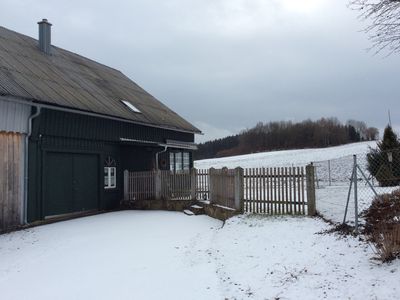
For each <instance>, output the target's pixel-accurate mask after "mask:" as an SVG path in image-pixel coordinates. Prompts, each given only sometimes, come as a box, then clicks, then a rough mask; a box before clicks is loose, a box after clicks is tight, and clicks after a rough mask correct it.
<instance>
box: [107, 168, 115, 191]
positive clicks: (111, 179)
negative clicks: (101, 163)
mask: <svg viewBox="0 0 400 300" xmlns="http://www.w3.org/2000/svg"><path fill="white" fill-rule="evenodd" d="M116 173H117V172H116V168H115V167H104V188H105V189H115V188H116V187H117V174H116Z"/></svg>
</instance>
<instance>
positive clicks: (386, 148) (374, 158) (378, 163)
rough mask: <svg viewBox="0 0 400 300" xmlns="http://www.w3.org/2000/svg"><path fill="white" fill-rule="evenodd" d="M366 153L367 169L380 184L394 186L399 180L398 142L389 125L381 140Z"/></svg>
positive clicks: (399, 156) (399, 155)
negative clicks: (374, 147)
mask: <svg viewBox="0 0 400 300" xmlns="http://www.w3.org/2000/svg"><path fill="white" fill-rule="evenodd" d="M377 146H378V147H377V148H376V149H371V151H370V153H368V154H367V162H368V171H369V172H370V173H371V175H372V176H374V177H375V178H376V179H377V180H378V182H379V184H380V185H381V186H396V185H398V184H399V182H400V142H399V140H398V138H397V135H396V133H394V131H393V130H392V127H390V126H389V125H388V126H387V127H386V128H385V132H384V134H383V140H382V141H381V142H378V143H377Z"/></svg>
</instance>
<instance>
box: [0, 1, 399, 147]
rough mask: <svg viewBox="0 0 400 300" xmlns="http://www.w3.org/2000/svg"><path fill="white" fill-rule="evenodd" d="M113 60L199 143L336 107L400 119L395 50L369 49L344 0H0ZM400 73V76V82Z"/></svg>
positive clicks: (17, 21)
mask: <svg viewBox="0 0 400 300" xmlns="http://www.w3.org/2000/svg"><path fill="white" fill-rule="evenodd" d="M42 18H47V19H49V21H50V22H51V23H53V28H52V30H53V31H52V42H53V44H54V45H57V46H59V47H62V48H65V49H67V50H70V51H73V52H76V53H79V54H81V55H84V56H87V57H89V58H91V59H94V60H97V61H99V62H101V63H104V64H106V65H109V66H111V67H114V68H117V69H119V70H121V71H122V72H124V73H125V74H126V75H127V76H128V77H130V78H131V79H132V80H133V81H135V82H136V83H138V84H139V85H141V86H142V87H143V88H144V89H146V90H147V91H148V92H150V93H151V94H152V95H154V96H155V97H157V98H158V99H159V100H161V101H162V102H164V103H165V104H166V105H168V106H169V107H170V108H172V109H173V110H175V111H176V112H177V113H179V114H180V115H182V116H183V117H185V118H186V119H187V120H189V121H191V122H192V123H194V124H195V125H197V126H198V127H199V128H200V129H202V130H203V132H204V133H205V135H204V136H198V138H197V141H204V140H208V139H211V138H215V137H222V136H225V135H227V134H231V133H236V132H238V131H240V130H241V129H244V128H247V127H252V126H253V125H255V124H256V123H257V122H258V121H263V122H266V121H277V120H293V121H301V120H303V119H306V118H312V119H316V118H320V117H330V116H336V117H338V118H339V119H340V120H342V121H346V120H347V119H349V118H353V119H359V120H363V121H365V122H367V123H368V125H370V126H375V127H378V128H380V129H382V128H383V127H384V126H385V125H386V124H387V119H388V117H387V110H388V109H389V108H390V109H391V114H392V122H393V126H394V127H395V128H396V129H397V131H399V129H400V117H399V116H400V105H399V104H398V103H399V98H400V84H399V83H398V81H399V76H398V71H399V70H400V55H392V56H389V57H387V58H384V54H382V55H378V56H373V55H372V53H371V52H366V50H365V49H366V48H368V47H369V45H370V43H369V42H368V40H367V37H366V36H365V34H364V33H362V32H360V30H361V29H362V28H363V27H364V26H365V25H366V23H362V22H361V21H360V20H358V19H357V12H354V11H351V10H350V9H348V8H347V0H143V1H137V0H129V1H128V0H125V1H122V0H113V1H100V0H89V1H83V0H80V1H76V0H68V1H56V0H25V1H22V0H1V10H0V20H1V23H0V25H1V26H4V27H6V28H9V29H12V30H15V31H18V32H21V33H24V34H27V35H29V36H32V37H35V38H37V24H36V22H37V21H39V20H41V19H42ZM396 82H397V83H396Z"/></svg>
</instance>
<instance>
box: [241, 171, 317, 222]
mask: <svg viewBox="0 0 400 300" xmlns="http://www.w3.org/2000/svg"><path fill="white" fill-rule="evenodd" d="M306 169H307V172H305V170H304V167H285V168H251V169H244V211H245V212H249V213H261V214H271V215H283V214H294V215H306V214H314V213H315V188H314V176H313V174H314V172H313V170H314V167H313V166H307V167H306Z"/></svg>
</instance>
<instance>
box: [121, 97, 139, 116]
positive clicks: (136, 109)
mask: <svg viewBox="0 0 400 300" xmlns="http://www.w3.org/2000/svg"><path fill="white" fill-rule="evenodd" d="M121 102H122V103H123V104H125V105H126V106H127V107H128V108H129V109H130V110H131V111H133V112H135V113H141V111H140V110H139V109H138V108H137V107H136V106H135V105H133V104H132V103H130V102H129V101H126V100H121Z"/></svg>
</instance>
